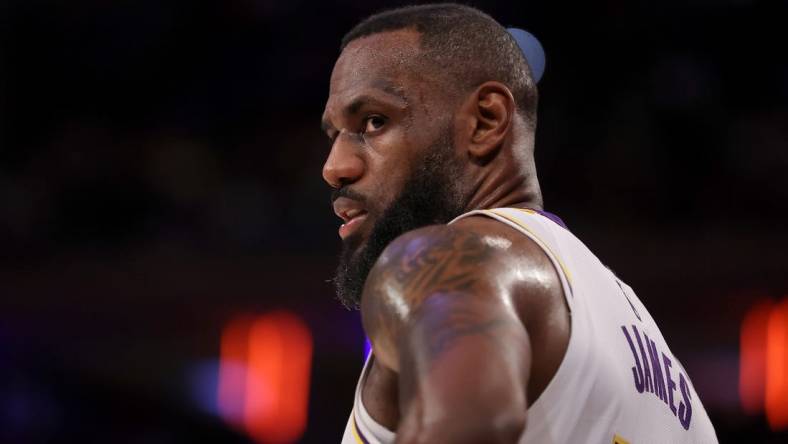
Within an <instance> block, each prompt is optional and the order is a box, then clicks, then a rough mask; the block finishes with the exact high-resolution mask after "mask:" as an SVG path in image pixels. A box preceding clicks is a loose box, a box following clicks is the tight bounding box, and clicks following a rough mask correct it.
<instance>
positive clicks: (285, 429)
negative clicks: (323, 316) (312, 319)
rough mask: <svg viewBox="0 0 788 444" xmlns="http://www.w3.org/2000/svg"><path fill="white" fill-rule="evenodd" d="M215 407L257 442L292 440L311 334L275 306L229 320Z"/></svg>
mask: <svg viewBox="0 0 788 444" xmlns="http://www.w3.org/2000/svg"><path fill="white" fill-rule="evenodd" d="M221 353H222V357H221V364H220V370H219V378H220V380H219V385H218V387H219V389H218V390H219V393H218V402H219V411H220V412H221V414H222V417H223V418H225V420H226V421H227V422H228V423H230V424H232V425H234V426H236V427H237V428H239V429H241V430H243V431H245V432H246V433H247V434H248V435H249V436H251V437H252V438H254V440H255V441H258V442H261V443H263V442H264V443H291V442H296V441H297V440H298V439H299V438H300V437H301V435H302V434H303V432H304V429H305V428H306V421H307V405H308V398H309V377H310V367H311V363H312V335H311V332H310V330H309V328H308V327H307V325H306V324H305V323H304V322H303V321H302V320H301V319H300V318H298V317H297V316H296V315H294V314H292V313H289V312H286V311H277V312H272V313H267V314H264V315H261V316H258V317H256V318H250V317H243V318H238V319H236V320H234V321H232V322H231V323H230V324H228V326H227V327H226V328H225V330H224V332H223V334H222V346H221Z"/></svg>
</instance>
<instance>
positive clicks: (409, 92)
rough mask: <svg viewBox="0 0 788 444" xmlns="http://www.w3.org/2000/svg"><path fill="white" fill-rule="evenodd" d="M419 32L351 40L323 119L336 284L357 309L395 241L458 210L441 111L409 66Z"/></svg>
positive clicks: (446, 118) (454, 166) (455, 169)
mask: <svg viewBox="0 0 788 444" xmlns="http://www.w3.org/2000/svg"><path fill="white" fill-rule="evenodd" d="M417 51H418V34H417V33H415V32H412V31H395V32H386V33H381V34H375V35H372V36H368V37H364V38H361V39H358V40H356V41H354V42H351V43H350V44H349V45H348V46H347V47H346V48H345V50H344V51H343V52H342V54H341V55H340V57H339V60H338V61H337V63H336V65H335V67H334V71H333V73H332V76H331V89H330V92H329V98H328V102H327V104H326V109H325V112H324V114H323V128H324V130H325V131H326V134H327V135H328V137H329V139H331V151H330V153H329V155H328V159H327V160H326V163H325V165H324V167H323V177H324V179H325V180H326V182H328V184H329V185H330V186H331V187H332V188H334V190H333V193H332V201H333V203H334V211H335V212H336V214H337V216H339V217H340V218H341V219H342V223H341V225H340V228H339V236H340V237H341V238H342V242H343V249H342V254H341V256H340V264H339V267H338V269H337V275H336V277H335V279H334V283H335V285H336V289H337V295H338V297H339V299H340V301H342V302H343V303H344V304H345V305H347V306H349V307H357V306H358V304H359V302H360V298H361V293H362V289H363V286H364V281H365V280H366V277H367V274H368V273H369V270H370V269H371V268H372V266H373V265H374V263H375V261H376V260H377V258H378V256H379V255H380V253H381V252H382V251H383V249H385V247H386V246H387V245H388V244H389V242H391V241H392V240H393V239H394V238H396V237H397V236H399V235H400V234H402V233H404V232H407V231H410V230H413V229H415V228H418V227H421V226H426V225H430V224H435V223H446V222H448V221H449V220H451V219H452V218H454V217H456V216H458V215H459V214H461V213H462V208H463V203H464V202H463V199H462V194H463V193H462V190H460V189H459V187H458V183H459V181H458V178H459V177H460V176H459V175H460V173H461V165H460V161H459V159H460V158H459V156H458V155H457V154H456V153H455V150H454V149H453V145H452V132H451V121H452V120H451V116H450V112H448V111H449V110H448V109H447V107H446V106H445V104H444V103H442V102H441V101H440V100H438V99H437V98H436V97H434V95H435V94H436V93H435V91H436V88H434V85H430V84H429V83H428V82H426V81H425V80H424V79H423V78H419V76H418V75H417V72H418V71H417V70H416V69H413V60H415V57H414V56H415V55H416V53H417Z"/></svg>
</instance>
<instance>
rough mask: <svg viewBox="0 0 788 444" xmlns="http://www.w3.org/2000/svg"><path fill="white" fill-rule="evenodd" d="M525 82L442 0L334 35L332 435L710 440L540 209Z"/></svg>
mask: <svg viewBox="0 0 788 444" xmlns="http://www.w3.org/2000/svg"><path fill="white" fill-rule="evenodd" d="M536 102H537V91H536V87H535V85H534V81H533V79H532V77H531V74H530V71H529V67H528V65H527V62H526V60H525V59H524V57H523V55H522V52H521V51H520V49H519V47H518V46H517V44H516V43H515V41H514V39H513V38H512V37H511V35H509V34H508V33H507V32H506V30H505V29H504V28H503V27H501V26H500V25H499V24H498V23H497V22H495V21H494V20H493V19H492V18H490V17H489V16H487V15H485V14H483V13H481V12H479V11H478V10H476V9H472V8H470V7H465V6H458V5H451V4H445V5H422V6H415V7H406V8H402V9H397V10H392V11H387V12H383V13H380V14H378V15H374V16H372V17H370V18H368V19H366V20H365V21H363V22H361V23H360V24H358V25H357V26H356V27H355V28H353V30H351V31H350V32H349V33H348V34H347V35H346V36H345V38H344V40H343V42H342V52H341V54H340V56H339V59H338V60H337V62H336V65H335V66H334V70H333V72H332V75H331V83H330V93H329V98H328V101H327V104H326V107H325V112H324V115H323V128H324V130H325V131H326V133H327V134H328V137H329V138H330V140H331V150H330V153H329V154H328V158H327V160H326V163H325V166H324V168H323V176H324V178H325V180H326V181H327V182H328V183H329V185H331V187H333V188H334V191H333V196H332V197H333V202H334V210H335V212H336V214H337V215H338V216H339V217H341V218H342V220H343V222H344V223H343V224H342V226H341V227H340V228H339V235H340V237H341V238H342V240H343V252H342V255H341V259H340V261H341V263H340V266H339V268H338V271H337V276H336V278H335V283H336V287H337V293H338V296H339V298H340V299H341V300H342V301H343V302H344V303H345V304H347V305H348V306H351V307H360V309H361V314H362V319H363V324H364V329H365V331H366V333H367V334H368V336H369V337H370V339H371V341H372V346H373V353H372V355H371V356H370V358H369V359H368V361H367V363H366V365H365V367H364V369H363V371H362V374H361V378H360V380H359V384H358V389H357V392H356V397H355V405H354V407H353V411H352V413H351V415H350V420H349V422H348V426H347V429H346V431H345V435H344V438H343V440H342V442H343V443H345V444H350V443H392V442H397V443H499V442H500V443H515V442H521V443H539V444H550V443H671V444H677V443H716V442H717V439H716V436H715V432H714V429H713V427H712V425H711V423H710V421H709V418H708V416H707V415H706V411H705V410H704V408H703V405H702V404H701V401H700V399H699V398H698V395H697V393H696V392H695V389H694V388H693V385H692V382H691V381H690V378H689V376H688V375H687V372H686V370H685V369H684V368H683V367H682V366H681V364H680V363H679V361H678V359H677V358H676V357H675V356H674V355H673V354H672V353H671V351H670V348H669V347H668V345H667V344H666V342H665V340H664V338H663V337H662V334H661V333H660V330H659V328H658V327H657V325H656V323H655V322H654V320H653V319H652V317H651V316H650V315H649V313H648V311H647V310H646V308H645V307H644V306H643V304H642V303H641V302H640V300H639V299H638V298H637V296H635V293H634V292H633V291H632V289H631V288H630V287H629V286H627V285H626V284H625V283H624V282H622V281H621V280H620V279H618V278H617V277H616V276H615V275H614V274H613V273H612V272H611V271H610V270H609V269H607V268H606V267H605V266H604V265H603V264H602V263H601V262H600V261H599V260H598V259H597V258H596V257H595V256H594V255H593V253H591V252H590V251H589V250H588V249H587V248H586V247H585V246H584V245H583V243H582V242H581V241H580V240H578V239H577V238H576V237H575V236H573V235H572V233H571V232H570V231H569V230H567V228H566V227H565V226H564V225H563V224H562V222H561V221H560V219H558V218H557V217H555V216H552V215H550V214H548V213H545V212H544V211H543V210H542V198H541V194H540V190H539V183H538V181H537V176H536V169H535V166H534V157H533V150H534V131H535V127H536Z"/></svg>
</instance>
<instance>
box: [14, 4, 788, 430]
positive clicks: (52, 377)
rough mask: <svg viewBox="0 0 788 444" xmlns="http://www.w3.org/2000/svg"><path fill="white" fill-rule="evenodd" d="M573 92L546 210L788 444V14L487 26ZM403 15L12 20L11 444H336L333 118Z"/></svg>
mask: <svg viewBox="0 0 788 444" xmlns="http://www.w3.org/2000/svg"><path fill="white" fill-rule="evenodd" d="M473 4H474V5H475V6H478V7H480V8H481V9H483V10H485V11H486V12H488V13H490V14H491V15H493V16H494V17H495V18H496V19H498V20H499V21H500V22H501V23H502V24H503V25H505V26H518V27H521V28H524V29H527V30H529V31H531V32H532V33H533V34H535V35H536V36H537V37H538V38H539V39H540V41H541V42H542V44H543V46H544V48H545V52H546V54H547V67H546V72H545V74H544V77H543V79H542V81H541V82H540V85H539V89H540V96H541V97H540V104H539V127H538V131H537V138H536V147H537V148H536V153H537V163H538V167H539V177H540V179H541V184H542V189H543V192H544V197H545V207H546V209H548V210H549V211H552V212H554V213H557V214H559V215H560V216H561V217H562V218H563V219H564V220H565V221H566V222H567V224H568V225H569V227H570V229H571V230H572V231H574V232H575V233H576V234H577V235H578V237H579V238H580V239H582V240H583V241H584V242H585V243H586V244H587V245H588V246H589V247H590V248H591V249H592V250H593V251H595V253H597V255H599V256H600V257H601V258H602V260H603V261H604V262H605V263H606V264H607V265H608V266H610V267H611V268H612V269H613V270H614V271H615V272H616V273H617V274H618V275H619V276H621V277H622V279H624V280H625V281H627V282H628V283H629V284H631V285H632V287H633V288H634V289H635V290H636V292H637V293H638V295H639V296H640V298H641V299H642V300H643V301H644V303H645V304H646V306H648V307H649V308H650V311H651V312H652V314H653V315H654V317H655V318H656V319H657V321H658V322H659V323H660V325H661V328H662V331H663V334H664V335H665V337H666V339H667V341H668V342H669V343H670V344H671V346H672V348H673V351H674V352H675V354H676V355H677V356H678V357H680V359H681V361H682V363H683V364H684V366H685V367H686V369H687V371H688V372H689V374H690V376H691V378H692V380H693V382H694V385H695V386H696V388H697V390H698V392H699V393H700V396H701V398H702V400H703V402H704V404H705V406H706V408H707V410H708V412H709V414H710V416H711V418H712V421H713V422H714V425H715V427H716V430H717V433H718V435H719V439H720V442H722V443H738V442H742V443H745V442H746V443H756V442H757V443H784V442H788V264H786V260H787V259H788V256H787V254H786V247H788V230H786V221H788V206H787V205H786V203H787V202H788V57H786V48H785V45H784V42H786V41H788V36H786V33H785V20H786V18H788V14H787V12H788V8H786V3H785V2H782V1H773V2H767V1H755V0H720V1H710V0H707V1H701V0H691V1H685V0H682V1H679V0H662V1H654V2H645V1H639V2H635V1H621V0H609V1H587V2H582V3H580V4H573V3H567V2H556V1H521V2H504V1H500V2H483V1H479V2H474V3H473ZM391 6H397V4H396V3H394V2H382V1H374V0H372V1H339V2H335V3H329V2H306V1H301V0H289V1H266V0H221V1H218V0H203V1H163V0H137V1H120V0H118V1H98V0H92V1H85V0H74V1H69V2H65V1H39V0H18V1H14V0H11V1H9V0H5V1H2V2H0V442H2V443H11V444H16V443H18V444H27V443H52V442H54V443H194V442H205V443H268V442H270V443H287V442H304V443H329V442H339V440H340V437H341V434H342V432H343V430H344V427H345V423H346V420H347V417H348V414H349V412H350V408H351V405H352V397H353V392H354V388H355V384H356V378H357V376H358V372H359V370H360V368H361V365H362V362H363V357H364V353H365V349H364V347H365V345H364V336H363V333H362V331H361V326H360V323H359V318H358V314H357V313H355V312H349V311H346V310H345V309H343V308H342V307H341V306H340V305H339V304H338V303H337V302H336V301H335V299H334V296H333V289H332V287H331V285H330V284H329V283H327V280H328V279H329V278H330V277H331V276H332V274H333V268H334V266H335V264H336V255H337V252H338V249H339V239H338V237H337V234H336V228H337V226H338V222H339V219H337V218H336V216H334V214H333V212H332V210H331V208H330V205H329V190H328V187H327V186H326V185H325V183H324V182H323V181H322V179H321V166H322V162H323V160H324V158H325V156H326V155H327V153H328V142H327V140H326V137H325V135H324V134H322V133H321V131H320V129H319V119H320V115H321V113H322V109H323V104H324V102H325V99H326V97H327V93H328V79H329V75H330V72H331V68H332V66H333V62H334V60H335V58H336V57H337V55H338V48H339V41H340V38H341V37H342V35H343V34H344V33H345V32H346V31H347V30H349V29H350V27H352V25H354V24H355V23H356V22H357V21H358V20H360V19H361V18H363V17H365V16H367V15H369V14H371V13H373V12H375V11H377V10H379V9H380V8H383V7H391Z"/></svg>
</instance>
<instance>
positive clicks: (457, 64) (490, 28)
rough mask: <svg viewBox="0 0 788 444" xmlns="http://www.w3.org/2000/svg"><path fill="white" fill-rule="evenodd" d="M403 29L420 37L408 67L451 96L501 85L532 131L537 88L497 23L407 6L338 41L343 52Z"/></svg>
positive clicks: (452, 10) (469, 12) (458, 11)
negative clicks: (354, 44) (487, 85)
mask: <svg viewBox="0 0 788 444" xmlns="http://www.w3.org/2000/svg"><path fill="white" fill-rule="evenodd" d="M401 29H413V30H415V31H416V32H417V33H418V35H419V36H420V39H419V42H418V43H419V49H420V52H419V54H418V56H417V57H413V58H411V59H410V62H411V63H412V65H413V68H415V69H417V70H418V71H420V74H421V75H422V76H423V77H425V79H427V78H432V79H433V80H435V81H436V82H437V83H439V84H441V85H443V86H444V90H447V92H451V93H454V94H455V95H460V94H463V93H467V92H470V91H471V90H472V89H473V88H475V87H477V86H479V85H480V84H482V83H483V82H486V81H489V80H495V81H499V82H501V83H503V84H504V85H506V86H507V87H508V88H509V89H510V90H511V92H512V95H513V96H514V98H515V102H516V104H517V108H518V110H519V111H520V112H521V113H522V116H523V117H524V118H525V121H526V122H528V123H530V124H531V126H535V120H536V104H537V97H538V93H537V89H536V84H535V82H534V80H533V78H532V76H531V71H530V69H529V67H528V63H527V61H526V60H525V56H524V55H523V53H522V51H521V50H520V47H519V46H518V45H517V42H516V41H515V40H514V38H513V37H512V36H511V34H509V32H507V31H506V29H505V28H504V27H503V26H501V25H500V24H499V23H498V22H497V21H495V19H493V18H492V17H490V16H489V15H487V14H485V13H483V12H481V11H479V10H478V9H475V8H472V7H469V6H463V5H458V4H453V3H443V4H429V5H419V6H407V7H403V8H397V9H392V10H388V11H384V12H381V13H378V14H375V15H372V16H370V17H368V18H367V19H365V20H363V21H362V22H360V23H359V24H358V25H356V26H355V27H354V28H353V29H351V30H350V32H348V33H347V34H346V35H345V37H344V38H343V39H342V49H343V50H344V49H346V48H347V46H348V45H349V44H350V43H351V42H353V41H354V40H357V39H359V38H362V37H366V36H369V35H373V34H378V33H382V32H389V31H396V30H401ZM446 86H449V87H450V88H448V89H447V88H446Z"/></svg>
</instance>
